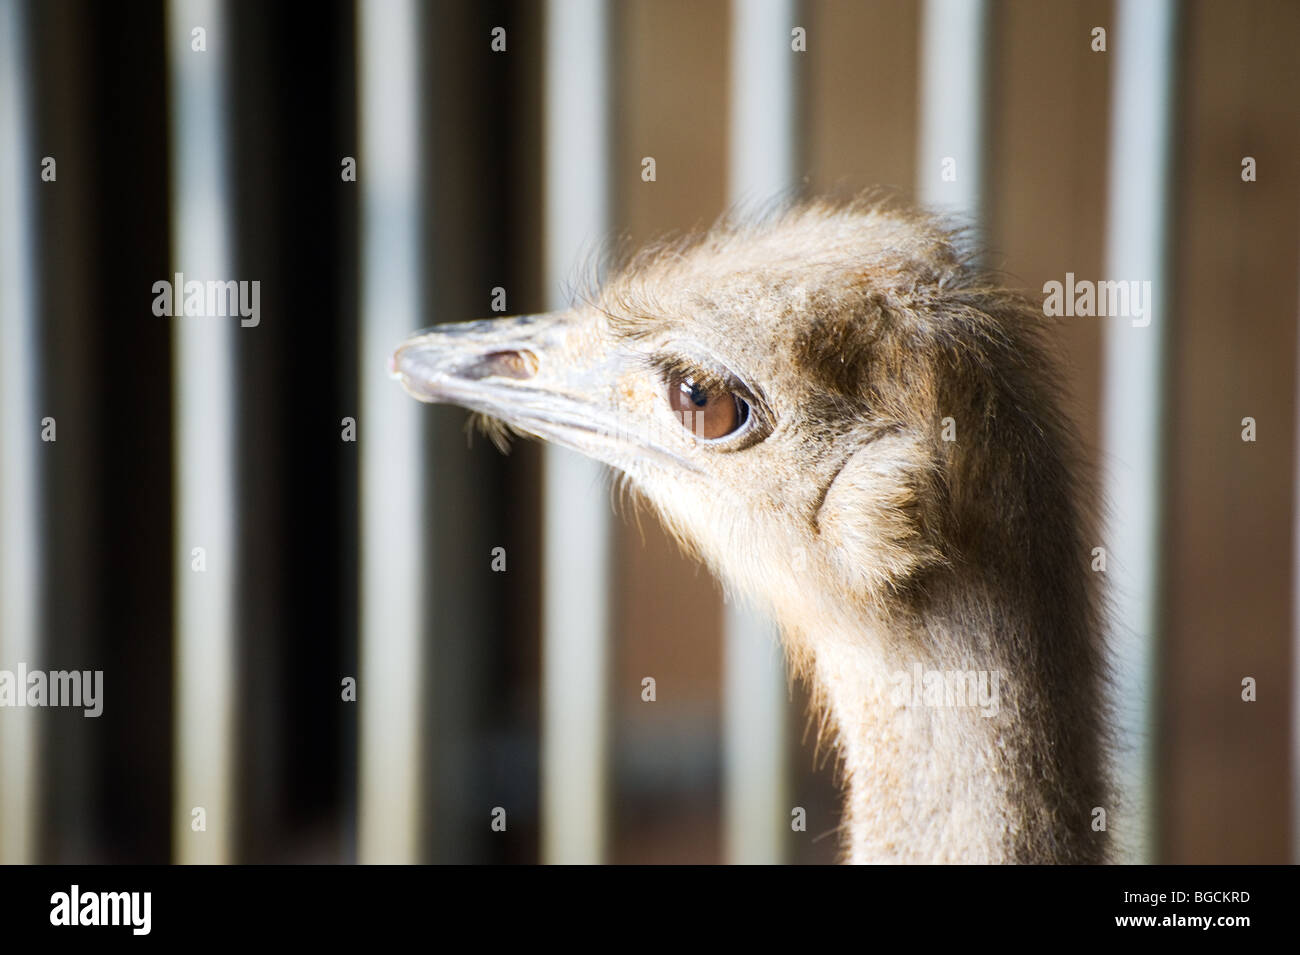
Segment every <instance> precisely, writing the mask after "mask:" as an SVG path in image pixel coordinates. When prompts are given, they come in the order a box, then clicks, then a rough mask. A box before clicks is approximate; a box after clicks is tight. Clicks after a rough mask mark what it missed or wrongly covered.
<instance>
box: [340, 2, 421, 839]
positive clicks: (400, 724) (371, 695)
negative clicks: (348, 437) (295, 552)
mask: <svg viewBox="0 0 1300 955" xmlns="http://www.w3.org/2000/svg"><path fill="white" fill-rule="evenodd" d="M358 21H359V23H358V27H359V30H358V34H359V40H358V57H359V59H360V63H359V67H358V76H359V84H360V97H359V110H360V127H361V129H360V134H361V155H360V157H359V158H358V164H359V166H358V176H357V178H358V182H359V183H360V186H361V219H362V248H361V323H362V325H361V336H360V337H361V366H360V369H359V373H360V376H361V386H360V395H361V414H360V415H359V416H358V419H357V421H358V431H359V441H358V444H359V450H360V452H361V478H360V495H361V528H360V537H361V593H360V615H361V627H360V642H361V648H360V671H361V672H360V674H359V679H358V684H357V701H358V703H359V704H360V707H361V712H360V717H361V719H360V740H359V750H360V753H359V760H360V766H359V793H358V815H359V819H358V836H357V839H358V850H357V851H358V858H359V859H360V860H361V861H362V862H366V863H410V862H416V861H418V860H419V846H420V843H421V833H420V805H421V771H420V766H421V754H422V751H423V749H422V739H421V714H422V704H421V694H420V690H421V687H422V682H421V681H422V675H423V674H424V667H423V660H424V656H423V651H422V643H423V641H422V636H423V633H424V618H425V617H424V615H425V610H426V601H425V598H424V597H423V593H424V587H425V585H426V581H425V580H424V579H423V577H422V574H421V568H422V567H424V565H425V547H424V544H423V540H424V537H425V536H426V535H427V533H428V528H427V526H426V524H427V514H426V513H425V505H424V488H425V480H426V475H425V471H424V456H423V453H422V448H423V431H422V428H421V419H420V410H421V406H420V405H418V404H417V403H416V402H414V401H411V400H410V399H409V398H407V397H406V396H405V395H404V394H403V393H402V390H401V389H400V388H397V387H395V386H394V385H393V382H392V381H391V380H389V378H388V375H387V363H388V358H389V356H390V355H391V354H392V352H393V349H394V348H396V347H397V345H398V344H399V343H400V342H401V341H402V340H403V339H405V338H406V337H407V336H409V335H410V334H411V332H412V331H414V330H415V329H416V328H417V327H418V326H420V325H422V324H428V323H427V322H425V321H423V320H422V318H421V298H420V288H421V284H420V283H421V274H422V273H421V266H422V263H423V258H424V257H423V253H422V250H421V248H422V241H423V236H422V233H421V229H420V208H421V203H420V201H419V197H420V147H421V143H420V130H421V128H422V125H421V121H420V115H421V114H420V82H419V81H420V54H419V49H418V45H417V43H418V37H419V35H420V33H419V27H420V16H419V9H418V6H417V4H416V3H415V2H413V0H392V2H384V3H377V2H369V3H363V4H361V5H360V6H359V8H358Z"/></svg>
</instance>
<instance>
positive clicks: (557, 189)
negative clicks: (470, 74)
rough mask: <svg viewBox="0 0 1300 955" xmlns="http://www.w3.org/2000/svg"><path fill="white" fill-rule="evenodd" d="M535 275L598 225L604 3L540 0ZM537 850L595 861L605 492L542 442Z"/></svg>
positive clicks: (604, 639) (599, 846) (606, 219)
mask: <svg viewBox="0 0 1300 955" xmlns="http://www.w3.org/2000/svg"><path fill="white" fill-rule="evenodd" d="M546 14H547V16H546V93H545V104H546V105H545V109H546V121H545V122H546V129H545V144H546V145H545V150H546V159H545V163H546V171H545V176H546V224H545V229H546V281H547V283H548V286H549V288H550V290H551V291H550V306H551V307H553V308H563V307H566V306H567V305H568V304H569V303H568V301H567V300H566V297H565V296H564V294H563V289H564V285H565V280H566V279H568V278H570V277H571V276H573V275H574V269H575V267H576V266H577V264H578V263H579V262H580V261H581V258H582V254H583V250H584V249H590V248H592V247H593V246H594V244H595V243H597V242H598V241H599V240H601V239H602V238H603V237H604V235H605V233H606V232H607V231H608V229H609V226H610V218H611V217H610V201H609V188H610V176H609V166H610V161H611V160H610V151H611V149H610V128H609V126H610V124H609V116H610V110H609V107H610V104H609V98H608V96H609V90H610V88H611V85H612V84H611V82H610V75H609V44H610V36H609V19H610V14H609V8H608V5H607V3H606V0H550V2H549V3H548V4H547V8H546ZM543 461H544V464H543V469H544V479H543V480H544V484H543V487H544V495H545V503H544V518H543V519H544V524H543V539H544V544H543V567H544V571H543V581H542V588H543V593H542V603H543V608H544V610H543V613H544V618H543V625H542V783H541V790H542V792H541V799H542V807H541V814H542V859H543V861H545V862H548V863H599V862H602V861H604V859H605V843H606V838H607V828H608V773H609V767H608V746H609V738H608V725H609V688H608V669H609V627H610V608H609V600H610V565H611V562H612V560H613V552H612V551H613V548H612V546H611V536H610V503H609V495H608V493H607V489H606V476H605V468H604V467H603V466H601V465H599V464H595V463H593V462H591V461H589V460H587V459H585V458H583V457H581V456H579V455H577V454H575V453H573V452H571V451H567V450H564V449H562V448H556V447H553V446H550V445H548V446H546V448H545V450H544V451H543Z"/></svg>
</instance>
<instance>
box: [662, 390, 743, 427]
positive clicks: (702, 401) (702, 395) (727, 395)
mask: <svg viewBox="0 0 1300 955" xmlns="http://www.w3.org/2000/svg"><path fill="white" fill-rule="evenodd" d="M668 405H669V407H670V408H672V410H673V413H674V414H675V415H677V417H678V418H679V419H680V420H681V422H682V427H683V428H685V429H686V430H687V431H689V432H691V433H692V434H693V435H695V436H696V437H697V438H706V439H708V438H722V437H725V436H726V435H729V434H731V433H732V432H733V431H735V430H736V429H737V428H739V427H740V426H741V425H743V424H744V423H745V421H746V420H747V419H748V418H749V405H748V404H747V403H746V402H744V401H743V400H742V399H740V398H738V397H737V396H736V395H735V394H733V393H732V392H729V391H725V390H723V389H720V388H713V389H711V388H708V387H705V386H704V385H702V384H699V383H697V382H696V381H695V379H693V378H690V377H687V376H684V375H673V376H672V377H670V378H669V379H668Z"/></svg>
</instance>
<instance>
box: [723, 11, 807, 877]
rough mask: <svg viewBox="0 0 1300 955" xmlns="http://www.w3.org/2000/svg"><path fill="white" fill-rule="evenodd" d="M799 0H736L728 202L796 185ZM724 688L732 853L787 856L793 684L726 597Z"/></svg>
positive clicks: (761, 633) (757, 623)
mask: <svg viewBox="0 0 1300 955" xmlns="http://www.w3.org/2000/svg"><path fill="white" fill-rule="evenodd" d="M795 10H796V4H795V3H794V0H732V4H731V103H732V108H731V117H730V120H731V140H730V144H731V145H730V150H731V155H730V157H729V160H730V165H729V172H728V175H729V181H728V191H729V193H730V199H731V203H732V204H733V205H736V204H739V203H749V202H754V201H765V200H768V199H771V198H774V197H778V196H783V195H788V194H790V193H791V192H792V190H793V189H794V187H795V186H796V184H797V175H796V171H795V163H796V161H797V156H798V148H799V146H798V129H797V123H796V121H795V69H794V67H795V57H797V56H802V55H803V54H801V53H796V52H795V51H794V50H793V49H791V39H792V38H791V35H790V31H791V30H792V29H793V28H794V27H796V26H800V25H801V24H799V23H798V22H797V21H796V19H795ZM724 632H725V643H726V646H725V652H724V658H723V659H724V666H725V667H726V672H725V674H724V685H723V707H724V709H723V767H724V777H723V813H724V816H725V819H726V850H725V851H726V859H727V861H728V862H732V863H738V864H752V865H765V864H778V863H781V862H784V861H786V852H785V847H786V843H787V841H788V838H789V835H788V834H789V832H790V828H789V827H790V818H791V817H790V811H791V806H790V805H789V780H788V774H787V771H786V745H787V743H786V723H787V711H788V709H789V705H790V704H789V684H788V681H787V678H786V672H785V666H784V660H783V658H782V652H781V646H780V637H779V635H778V633H777V629H776V626H775V625H774V624H773V623H772V621H771V620H770V619H768V618H767V617H766V616H764V615H762V614H760V613H758V612H757V611H756V610H755V609H754V608H752V607H750V606H748V605H747V604H736V603H734V602H732V601H731V600H728V601H727V604H726V608H725V621H724Z"/></svg>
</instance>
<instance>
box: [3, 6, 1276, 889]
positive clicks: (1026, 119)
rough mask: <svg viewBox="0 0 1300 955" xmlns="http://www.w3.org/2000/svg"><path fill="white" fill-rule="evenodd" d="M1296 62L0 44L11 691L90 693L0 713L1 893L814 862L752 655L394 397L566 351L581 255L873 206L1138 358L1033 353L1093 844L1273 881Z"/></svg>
mask: <svg viewBox="0 0 1300 955" xmlns="http://www.w3.org/2000/svg"><path fill="white" fill-rule="evenodd" d="M1098 28H1100V29H1101V30H1102V31H1103V32H1102V33H1101V34H1098V32H1097V30H1098ZM196 31H197V32H196ZM1297 36H1300V6H1297V5H1296V4H1295V3H1293V2H1290V0H1256V2H1251V3H1247V4H1230V3H1225V2H1215V0H1198V2H1187V3H1160V2H1154V0H1153V2H1151V3H1143V2H1140V0H1134V2H1124V0H1117V2H1115V3H1111V2H1102V0H1072V2H1061V3H1052V4H1043V3H1038V2H1035V0H987V2H974V0H971V2H963V0H930V2H928V3H922V2H908V0H872V2H847V0H802V2H768V0H755V2H747V0H732V2H730V3H728V2H721V0H711V2H698V0H656V2H650V0H622V2H612V0H611V2H600V0H580V2H566V0H552V2H550V3H540V2H522V0H521V2H506V0H487V2H480V0H473V2H472V0H463V2H451V0H446V2H430V3H412V2H404V0H392V2H387V0H374V2H364V0H356V2H341V0H323V2H319V3H316V4H313V5H311V6H310V7H300V6H297V5H288V4H285V5H280V4H266V3H256V2H242V0H225V2H222V0H193V2H185V0H175V2H169V3H150V2H132V3H96V2H91V0H84V2H73V0H46V2H26V0H0V455H3V456H2V457H0V490H2V491H3V494H4V496H3V518H2V520H3V523H2V524H0V669H9V670H15V669H16V668H17V667H18V665H19V664H20V663H23V664H25V665H26V666H27V667H28V668H30V669H36V668H43V669H69V670H71V669H77V670H95V669H99V670H102V671H103V674H104V677H103V679H104V711H103V715H102V716H100V717H99V718H96V719H88V718H84V717H83V716H82V715H81V711H80V710H79V709H52V708H51V709H40V710H37V709H17V708H0V861H4V862H28V861H39V862H152V863H157V862H169V861H177V862H203V861H211V862H223V861H236V862H354V861H366V862H379V861H396V862H403V861H420V862H536V861H611V862H629V863H630V862H664V863H667V862H721V861H758V862H765V861H767V862H779V861H790V862H800V863H819V862H831V861H834V860H835V859H836V857H837V852H838V826H839V811H838V795H837V786H836V781H835V777H834V761H833V759H832V758H831V757H830V755H829V754H828V752H827V749H826V747H825V746H823V747H822V748H821V750H820V751H818V750H817V748H816V746H815V742H816V732H815V723H814V722H811V721H810V718H809V715H808V711H807V702H808V701H807V694H806V690H805V688H804V687H802V686H799V685H795V686H793V687H789V688H788V689H787V682H786V678H785V676H784V674H783V672H782V670H781V666H780V659H779V655H778V654H777V652H776V649H775V643H774V642H773V637H772V634H771V633H770V631H768V630H767V628H766V626H765V625H764V624H763V623H762V622H761V621H759V620H755V619H753V618H752V617H751V616H750V615H749V614H748V613H747V612H746V611H745V609H744V608H735V607H728V606H726V605H725V604H724V602H723V599H722V596H721V592H720V590H719V588H718V587H717V585H716V584H715V583H714V582H713V581H712V580H711V579H710V578H709V576H708V575H707V574H706V573H705V572H703V571H702V570H700V569H698V568H696V567H695V566H694V565H692V564H690V563H689V562H687V561H686V560H685V559H684V558H682V557H681V556H680V555H679V554H678V552H677V550H676V547H675V546H674V545H673V544H672V543H671V542H670V541H668V540H667V538H666V537H665V535H664V533H663V532H662V531H661V530H660V529H659V527H658V526H657V524H656V523H655V521H654V519H653V518H650V517H648V516H647V517H645V518H643V519H642V520H640V521H637V520H636V519H634V518H632V517H631V516H628V517H622V516H619V515H618V514H615V513H614V509H613V507H612V504H611V501H610V498H609V494H608V492H607V489H606V484H605V478H604V476H602V475H601V474H600V472H599V471H598V470H596V469H594V468H590V467H585V466H584V465H582V464H581V463H578V462H574V461H569V460H567V459H563V458H561V457H559V456H558V455H556V454H555V453H554V452H550V451H543V449H541V448H539V447H537V446H535V445H531V444H516V445H515V447H514V448H513V450H512V452H511V453H510V455H509V456H502V455H500V454H499V453H498V452H497V451H496V450H495V449H494V448H492V446H491V445H490V444H489V443H488V442H486V441H484V440H478V439H476V440H474V441H473V442H467V439H466V435H465V433H464V422H465V418H466V414H465V413H464V412H462V411H460V410H458V409H453V408H445V407H425V406H421V405H418V404H417V403H416V402H414V401H412V400H410V399H409V398H407V397H406V396H404V395H403V394H402V393H401V390H400V388H399V387H398V386H397V385H396V384H395V383H393V382H391V381H389V380H388V379H387V377H386V375H385V364H384V360H385V357H386V355H387V353H388V352H389V351H391V350H392V348H393V347H394V346H396V345H397V344H398V343H399V342H400V341H401V339H402V338H403V337H405V336H406V335H407V334H409V333H410V332H411V331H413V330H415V329H417V328H421V327H424V326H428V325H432V324H435V323H438V322H444V321H460V320H466V319H473V318H482V317H490V316H492V315H493V314H494V313H495V310H496V309H497V308H499V307H502V302H503V301H504V303H505V304H504V308H505V310H506V311H508V312H509V313H526V312H537V311H544V310H546V309H548V308H552V307H557V306H562V305H563V304H564V301H565V294H566V292H565V290H566V288H570V287H571V286H572V284H573V281H574V280H575V279H576V278H578V277H580V269H581V267H582V265H583V263H584V262H585V261H587V260H588V258H589V253H590V252H591V250H593V249H598V248H599V247H600V246H601V244H602V243H603V242H606V241H609V240H611V239H612V240H613V241H614V242H622V243H625V244H636V243H639V242H641V241H643V240H645V239H648V238H651V237H654V236H658V235H661V234H662V233H664V232H665V231H680V230H687V229H693V228H696V227H699V226H703V225H707V224H709V223H710V222H711V221H713V220H714V219H715V218H716V217H717V216H718V215H719V214H720V213H722V212H723V211H725V210H726V209H727V208H729V207H730V206H731V205H732V204H734V203H736V202H761V201H764V200H767V199H770V198H772V197H773V196H791V195H798V194H808V195H821V194H833V195H848V194H852V193H853V192H855V191H857V190H859V189H861V188H864V187H868V186H875V185H884V186H887V187H890V188H892V189H894V190H895V191H896V192H897V193H898V194H900V195H902V196H904V197H908V198H915V199H917V200H919V201H922V202H925V203H927V204H931V205H934V206H937V207H940V208H945V209H948V210H949V211H953V212H955V213H957V214H959V215H962V216H964V217H965V218H967V219H968V221H971V222H972V223H974V224H975V225H976V226H977V228H978V230H979V235H980V236H981V240H982V242H983V245H984V248H985V249H987V252H986V259H987V261H988V262H989V264H990V265H992V266H994V267H995V268H997V269H999V270H1001V271H1002V272H1003V273H1004V275H1005V277H1006V280H1007V281H1008V282H1009V283H1012V284H1015V285H1017V286H1021V287H1024V288H1027V289H1029V290H1031V291H1032V292H1035V293H1037V291H1038V290H1040V289H1042V287H1043V284H1044V283H1045V282H1048V281H1062V282H1063V281H1065V276H1066V274H1067V273H1073V274H1074V275H1075V276H1077V277H1080V278H1092V279H1099V278H1113V279H1126V280H1127V279H1148V280H1151V281H1153V283H1154V287H1155V290H1156V295H1157V307H1156V312H1155V316H1154V318H1155V320H1154V322H1153V324H1152V326H1151V327H1149V328H1146V329H1131V326H1130V323H1128V322H1126V321H1123V320H1117V319H1113V318H1111V319H1107V318H1089V317H1078V318H1067V319H1064V320H1063V321H1062V323H1061V325H1060V327H1059V329H1058V333H1057V335H1056V340H1057V343H1058V345H1059V352H1060V356H1061V360H1062V362H1063V363H1064V367H1065V368H1066V369H1067V371H1068V376H1069V382H1070V388H1071V407H1070V409H1069V411H1070V412H1071V414H1072V416H1073V417H1074V419H1075V420H1076V421H1077V422H1078V425H1079V428H1080V430H1081V433H1082V435H1083V438H1084V440H1085V443H1086V445H1087V447H1088V449H1089V453H1090V461H1089V467H1090V468H1091V469H1092V471H1093V474H1092V477H1093V479H1094V481H1095V483H1096V485H1097V487H1098V489H1099V491H1098V493H1099V494H1104V495H1105V497H1106V501H1107V506H1108V507H1109V509H1110V514H1111V518H1110V522H1109V523H1108V524H1107V528H1108V530H1107V532H1106V538H1105V540H1104V541H1103V542H1102V543H1103V545H1104V546H1106V547H1107V548H1108V551H1109V553H1110V554H1111V557H1112V563H1111V564H1110V566H1109V568H1108V571H1107V576H1108V583H1110V584H1111V585H1112V586H1113V588H1114V593H1115V605H1116V611H1117V613H1116V616H1117V623H1116V633H1115V636H1114V640H1115V642H1116V645H1117V648H1118V649H1119V651H1120V654H1119V659H1120V661H1121V663H1120V667H1119V670H1120V674H1119V679H1118V681H1117V691H1116V692H1117V701H1116V702H1117V706H1118V707H1119V709H1120V711H1121V714H1122V720H1123V736H1122V738H1123V744H1124V745H1123V747H1122V750H1123V751H1122V754H1121V762H1122V771H1123V773H1124V775H1125V779H1126V782H1127V784H1128V786H1129V788H1130V789H1131V791H1132V792H1133V793H1134V794H1135V795H1134V797H1133V801H1132V803H1131V805H1130V806H1126V807H1125V808H1124V809H1123V810H1117V811H1116V814H1115V826H1116V828H1117V829H1122V830H1124V831H1125V832H1126V833H1127V835H1126V842H1128V844H1129V848H1127V849H1126V850H1125V851H1126V856H1125V857H1126V858H1128V859H1130V860H1133V861H1138V860H1144V861H1160V862H1173V863H1280V862H1289V861H1295V859H1296V857H1297V852H1296V831H1297V826H1296V818H1297V817H1296V808H1295V807H1296V801H1295V800H1296V796H1295V792H1296V786H1295V784H1294V778H1295V777H1294V774H1295V772H1296V766H1297V742H1296V733H1295V729H1294V727H1295V725H1296V724H1295V714H1294V712H1293V709H1292V707H1293V701H1294V699H1295V696H1296V689H1295V688H1296V685H1297V658H1296V646H1297V642H1296V633H1297V601H1296V593H1297V581H1298V580H1300V563H1298V561H1297V556H1296V555H1297V546H1298V545H1297V527H1298V526H1300V525H1298V522H1297V516H1298V513H1297V504H1296V487H1297V481H1296V473H1297V468H1298V467H1300V464H1298V463H1297V462H1298V460H1300V447H1298V445H1297V434H1300V416H1298V412H1300V408H1297V404H1296V385H1297V367H1298V365H1300V361H1298V358H1297V356H1298V355H1300V350H1298V347H1297V345H1298V343H1297V338H1296V325H1297V322H1296V319H1297V305H1298V302H1297V291H1298V290H1300V276H1298V274H1297V273H1298V268H1297V266H1298V263H1300V201H1298V200H1300V162H1298V158H1297V157H1300V122H1297V120H1298V119H1300V116H1298V112H1300V67H1297V65H1296V60H1295V55H1294V46H1295V40H1296V37H1297ZM647 157H651V158H653V160H654V178H653V179H652V180H648V179H647V178H646V169H647V166H646V164H645V162H644V160H645V159H646V158H647ZM51 158H52V159H53V160H54V163H53V165H51V164H50V163H49V162H48V161H47V160H48V159H51ZM949 158H955V160H956V162H955V164H954V165H953V166H948V165H946V163H945V161H946V160H947V159H949ZM1247 158H1250V159H1252V160H1253V163H1247V162H1246V159H1247ZM349 160H351V161H352V163H353V165H352V169H353V172H352V174H351V175H350V174H349ZM951 168H955V169H956V178H955V180H954V179H952V178H950V177H945V175H944V172H945V170H946V169H951ZM177 272H183V273H185V274H186V276H187V278H195V279H199V280H212V279H220V280H223V281H225V280H235V281H253V280H256V281H258V282H259V283H260V308H259V314H258V321H257V324H256V325H244V324H241V322H240V321H239V319H238V318H213V317H199V316H189V317H166V316H159V315H157V314H155V311H154V307H153V306H154V301H155V290H154V283H156V282H158V281H160V280H168V281H170V280H171V279H172V278H173V276H174V275H175V273H177ZM1142 332H1145V333H1146V334H1145V335H1135V333H1142ZM1248 417H1249V418H1252V419H1254V422H1255V435H1254V438H1255V439H1254V440H1253V441H1244V440H1243V437H1242V432H1243V428H1244V427H1245V426H1244V424H1243V419H1244V418H1248ZM47 419H53V422H54V424H55V432H53V434H54V435H56V438H55V440H50V437H51V436H52V434H51V432H50V428H49V425H48V421H47ZM349 422H350V423H351V424H349ZM43 436H44V440H43ZM1094 503H1096V502H1094ZM195 548H202V561H201V563H202V565H203V569H202V570H201V571H199V570H196V569H195V568H196V563H195V561H196V557H195ZM498 548H501V549H503V550H500V551H498V550H497V549H498ZM494 564H495V566H494ZM503 567H504V569H502V568H503ZM646 677H652V678H653V679H654V681H655V687H656V693H655V699H654V701H653V702H649V701H647V700H645V699H644V698H643V680H644V679H645V678H646ZM1246 678H1253V679H1254V680H1255V681H1257V682H1256V693H1257V697H1256V699H1255V701H1254V702H1244V701H1243V699H1242V681H1243V680H1244V679H1246ZM348 680H355V681H356V684H355V695H354V696H352V697H351V698H349V686H348V682H347V681H348ZM794 807H801V808H803V809H804V810H805V813H806V819H807V823H806V828H805V829H804V830H802V831H796V830H795V829H792V826H791V811H792V809H793V808H794ZM196 808H199V809H202V810H203V811H202V814H201V818H202V822H203V825H202V827H198V825H197V824H196V819H197V818H199V817H198V816H196V814H195V809H196ZM494 823H497V825H495V826H494Z"/></svg>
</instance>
